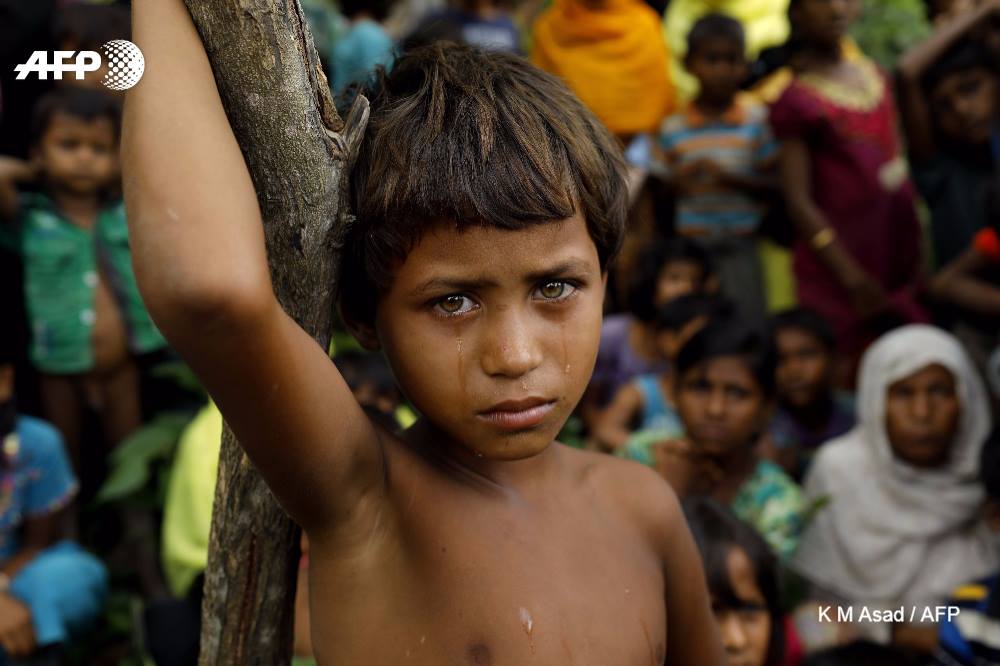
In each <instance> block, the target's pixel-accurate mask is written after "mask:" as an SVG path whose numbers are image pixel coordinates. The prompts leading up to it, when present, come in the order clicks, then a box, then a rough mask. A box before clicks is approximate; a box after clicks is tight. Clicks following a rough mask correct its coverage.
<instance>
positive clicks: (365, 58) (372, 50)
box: [330, 0, 395, 93]
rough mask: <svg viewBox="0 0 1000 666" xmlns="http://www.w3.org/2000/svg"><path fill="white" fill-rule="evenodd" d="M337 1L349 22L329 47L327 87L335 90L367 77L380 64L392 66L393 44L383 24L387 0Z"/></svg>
mask: <svg viewBox="0 0 1000 666" xmlns="http://www.w3.org/2000/svg"><path fill="white" fill-rule="evenodd" d="M338 4H339V6H340V11H341V12H343V14H344V16H345V17H346V18H347V20H348V26H347V31H346V32H345V33H344V34H343V35H341V36H340V37H338V38H337V39H336V41H335V42H334V44H333V48H332V49H331V54H330V67H331V69H332V71H333V81H332V85H331V87H330V89H331V90H333V92H334V93H340V92H341V91H342V90H343V89H344V88H346V87H347V85H348V84H349V83H351V82H353V81H358V82H362V83H363V82H365V81H367V80H368V78H369V77H371V76H372V75H373V74H374V73H375V68H376V67H378V66H379V65H381V66H383V67H391V66H392V61H393V49H394V46H395V45H394V44H393V42H392V38H391V37H389V35H388V34H386V31H385V29H384V28H383V27H382V21H384V20H385V18H386V16H388V15H389V9H390V3H389V0H374V1H372V0H339V3H338Z"/></svg>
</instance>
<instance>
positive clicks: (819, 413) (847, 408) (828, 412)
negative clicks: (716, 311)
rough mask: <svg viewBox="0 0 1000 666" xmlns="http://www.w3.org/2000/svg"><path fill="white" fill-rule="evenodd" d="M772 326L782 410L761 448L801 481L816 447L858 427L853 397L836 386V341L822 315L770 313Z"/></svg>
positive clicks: (777, 386)
mask: <svg viewBox="0 0 1000 666" xmlns="http://www.w3.org/2000/svg"><path fill="white" fill-rule="evenodd" d="M770 329H771V341H772V344H773V345H774V347H775V351H776V352H777V354H778V364H777V369H776V371H775V388H776V392H777V396H778V409H777V411H776V412H775V414H774V418H772V419H771V426H770V428H769V431H768V437H767V438H765V440H764V442H762V444H763V447H762V450H761V453H762V455H764V456H765V457H767V458H769V459H771V460H773V461H774V462H776V463H778V464H779V465H781V467H782V468H783V469H784V470H785V471H786V472H787V473H788V474H789V475H790V476H791V477H792V478H793V479H796V480H801V479H802V477H803V475H804V474H805V471H806V468H807V467H808V466H809V462H810V461H811V460H812V456H813V454H815V452H816V449H818V448H819V447H820V445H821V444H823V443H824V442H826V441H828V440H831V439H833V438H835V437H839V436H841V435H843V434H844V433H846V432H847V431H848V430H850V429H851V428H853V427H854V401H853V400H851V399H850V397H849V396H846V395H844V394H842V393H838V392H836V391H834V388H833V357H834V355H835V354H836V342H835V341H834V339H833V332H832V331H831V330H830V326H829V325H828V324H827V323H826V321H825V320H824V319H823V318H822V317H821V316H820V315H819V314H817V313H815V312H813V311H812V310H807V309H805V308H797V309H793V310H786V311H785V312H781V313H779V314H777V315H775V316H774V317H772V318H771V322H770Z"/></svg>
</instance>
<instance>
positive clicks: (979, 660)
mask: <svg viewBox="0 0 1000 666" xmlns="http://www.w3.org/2000/svg"><path fill="white" fill-rule="evenodd" d="M979 479H980V481H982V484H983V488H984V489H985V490H986V503H985V506H984V507H983V517H984V519H985V521H986V524H987V526H989V528H990V529H991V530H992V531H993V532H1000V429H994V430H993V432H992V433H990V437H989V439H988V440H986V444H985V445H983V451H982V454H981V455H980V457H979ZM948 605H949V606H955V607H958V609H959V615H958V616H956V617H950V618H947V619H945V620H943V621H942V622H941V624H940V627H939V631H938V639H939V645H938V651H937V654H936V655H935V662H934V663H935V664H938V665H939V666H977V665H978V664H996V663H1000V572H994V573H992V574H991V575H990V576H988V577H986V578H983V579H981V580H978V581H975V582H972V583H968V584H966V585H962V586H961V587H959V588H958V589H956V590H955V591H954V592H953V593H952V597H951V599H950V600H949V601H948Z"/></svg>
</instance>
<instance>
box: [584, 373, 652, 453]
mask: <svg viewBox="0 0 1000 666" xmlns="http://www.w3.org/2000/svg"><path fill="white" fill-rule="evenodd" d="M640 409H642V394H641V393H640V392H639V389H638V387H636V385H635V384H633V383H629V384H626V385H625V386H623V387H622V388H621V389H619V390H618V393H616V394H615V397H614V399H613V400H612V401H611V404H610V405H608V406H607V408H606V409H605V410H604V411H603V412H601V415H600V416H599V417H598V421H597V427H596V428H595V429H594V438H595V439H597V441H598V442H599V443H600V445H601V449H602V450H605V451H618V450H620V449H623V448H625V445H626V444H627V443H628V438H629V437H630V436H631V435H632V432H631V431H630V430H629V424H630V423H631V422H632V419H633V418H635V415H636V413H637V412H638V411H639V410H640Z"/></svg>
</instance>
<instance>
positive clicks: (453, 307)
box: [434, 294, 475, 317]
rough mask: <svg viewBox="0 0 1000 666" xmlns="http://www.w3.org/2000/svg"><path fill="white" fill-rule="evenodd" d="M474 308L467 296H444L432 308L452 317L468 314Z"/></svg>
mask: <svg viewBox="0 0 1000 666" xmlns="http://www.w3.org/2000/svg"><path fill="white" fill-rule="evenodd" d="M474 306H475V304H474V303H473V302H472V299H470V298H469V297H468V296H461V295H459V294H452V295H451V296H445V297H444V298H442V299H441V300H439V301H438V302H437V303H436V304H435V306H434V307H436V308H437V309H438V310H439V311H440V312H442V313H443V314H445V315H447V316H449V317H452V316H455V315H460V314H465V313H466V312H470V311H471V310H472V309H473V307H474Z"/></svg>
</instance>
